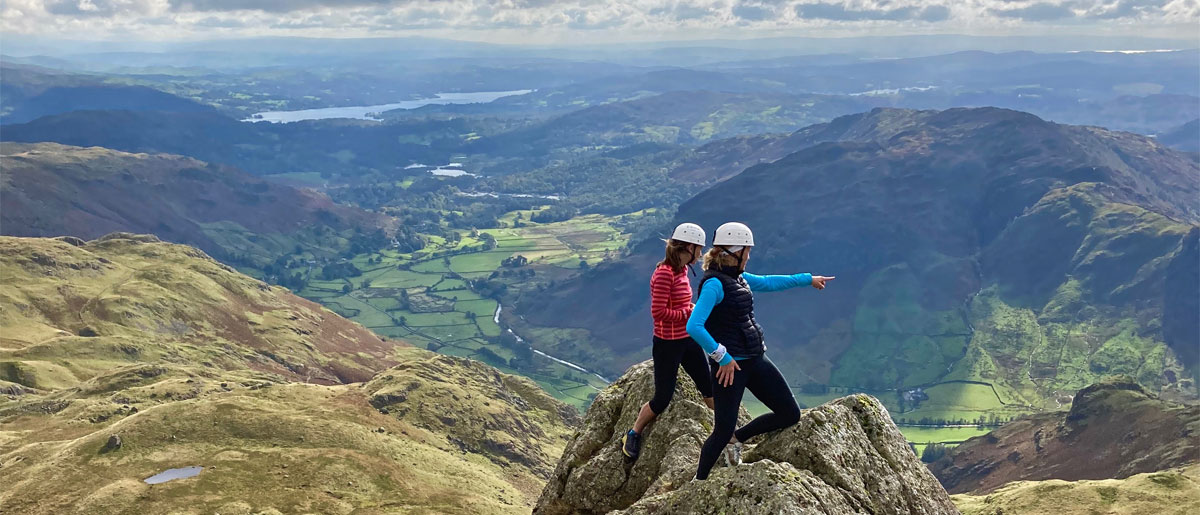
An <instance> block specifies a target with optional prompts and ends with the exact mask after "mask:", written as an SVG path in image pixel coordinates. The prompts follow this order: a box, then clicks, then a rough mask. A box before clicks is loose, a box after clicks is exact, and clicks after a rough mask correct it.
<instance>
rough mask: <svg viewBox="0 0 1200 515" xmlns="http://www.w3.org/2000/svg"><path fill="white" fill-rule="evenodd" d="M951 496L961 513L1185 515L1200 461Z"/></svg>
mask: <svg viewBox="0 0 1200 515" xmlns="http://www.w3.org/2000/svg"><path fill="white" fill-rule="evenodd" d="M951 499H953V500H954V504H955V505H956V506H958V509H959V510H962V512H963V515H1001V514H1003V515H1025V514H1029V515H1033V514H1040V513H1056V514H1061V515H1092V514H1095V513H1106V514H1111V515H1185V514H1189V513H1195V512H1196V511H1197V510H1200V465H1192V466H1189V467H1185V468H1178V469H1171V470H1164V471H1161V472H1152V473H1147V474H1138V475H1136V476H1133V477H1129V478H1126V479H1102V480H1088V481H1062V480H1058V479H1051V480H1046V481H1016V482H1013V483H1009V484H1007V485H1005V486H1004V487H1003V488H1001V489H999V490H996V491H995V492H991V493H989V494H987V495H969V494H959V495H954V496H952V497H951Z"/></svg>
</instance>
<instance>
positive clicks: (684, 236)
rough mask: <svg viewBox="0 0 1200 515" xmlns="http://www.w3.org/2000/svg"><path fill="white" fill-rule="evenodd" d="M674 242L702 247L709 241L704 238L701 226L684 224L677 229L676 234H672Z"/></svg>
mask: <svg viewBox="0 0 1200 515" xmlns="http://www.w3.org/2000/svg"><path fill="white" fill-rule="evenodd" d="M671 239H672V240H679V241H683V242H687V243H694V244H696V245H699V246H701V247H703V246H704V242H705V241H707V240H706V238H705V236H704V229H703V228H701V227H700V226H699V225H696V224H692V223H682V224H679V227H676V228H675V232H674V233H671Z"/></svg>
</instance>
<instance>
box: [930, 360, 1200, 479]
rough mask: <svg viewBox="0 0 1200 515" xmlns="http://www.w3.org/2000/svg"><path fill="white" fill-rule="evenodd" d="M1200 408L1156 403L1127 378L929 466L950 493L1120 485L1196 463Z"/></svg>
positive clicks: (1012, 424) (1107, 383) (974, 442)
mask: <svg viewBox="0 0 1200 515" xmlns="http://www.w3.org/2000/svg"><path fill="white" fill-rule="evenodd" d="M1197 436H1200V406H1194V405H1192V406H1187V405H1180V404H1175V403H1171V402H1167V401H1164V400H1161V399H1159V398H1157V397H1155V396H1154V395H1152V394H1150V393H1149V392H1147V391H1145V390H1144V389H1142V387H1141V386H1139V385H1138V384H1137V383H1136V382H1133V381H1132V380H1131V379H1130V378H1128V377H1126V378H1115V379H1111V380H1107V381H1105V382H1102V383H1097V384H1095V385H1092V386H1089V387H1087V388H1084V389H1083V390H1080V391H1079V393H1077V394H1076V395H1075V399H1074V401H1073V402H1072V403H1071V409H1070V411H1067V412H1053V413H1042V414H1038V415H1032V416H1029V417H1024V418H1020V419H1017V420H1016V421H1013V422H1010V423H1008V424H1005V425H1004V426H1001V427H1000V428H999V429H996V430H995V431H992V432H991V433H988V434H987V435H984V436H978V437H975V438H972V439H970V440H967V441H966V442H965V443H963V444H961V445H959V446H957V447H955V448H954V449H953V450H951V451H950V452H949V453H948V454H947V455H946V457H944V458H942V459H941V460H938V461H936V462H934V463H931V464H930V466H929V468H930V470H932V471H933V473H934V475H936V476H937V477H938V480H939V481H941V482H942V484H943V485H945V486H946V489H947V490H948V491H950V492H951V493H974V494H983V493H988V492H991V491H993V490H995V489H997V488H1001V487H1002V486H1003V485H1005V484H1007V483H1010V482H1012V481H1027V480H1033V481H1039V480H1045V479H1065V480H1069V481H1074V480H1079V479H1123V478H1127V477H1129V476H1132V475H1134V474H1143V473H1151V472H1156V471H1159V470H1166V469H1170V468H1174V467H1179V466H1183V465H1190V464H1195V463H1200V449H1197V448H1196V447H1195V443H1196V437H1197Z"/></svg>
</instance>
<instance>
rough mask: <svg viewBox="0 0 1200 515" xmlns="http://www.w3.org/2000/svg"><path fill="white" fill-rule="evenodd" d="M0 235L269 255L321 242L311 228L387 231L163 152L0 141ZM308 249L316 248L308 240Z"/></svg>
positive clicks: (298, 193) (380, 221)
mask: <svg viewBox="0 0 1200 515" xmlns="http://www.w3.org/2000/svg"><path fill="white" fill-rule="evenodd" d="M0 163H3V166H4V170H5V180H4V183H3V184H0V195H2V199H3V203H4V205H5V209H4V212H3V214H0V221H2V224H3V231H4V234H8V235H15V236H77V237H80V238H84V239H93V238H97V237H100V236H102V235H104V234H107V233H110V232H118V231H120V232H134V233H153V234H156V235H157V236H159V237H160V238H163V239H165V240H170V241H175V242H180V243H188V244H192V245H196V246H198V247H200V248H202V249H204V250H205V251H207V252H210V253H212V254H214V255H217V256H219V257H222V258H227V257H230V256H232V255H234V254H237V255H245V256H248V257H249V259H251V260H259V261H262V260H265V261H266V262H270V261H272V260H274V259H275V255H273V254H275V253H277V254H278V255H282V254H283V253H287V252H291V251H292V250H293V248H292V247H293V246H294V245H296V244H299V245H301V246H305V247H307V246H313V245H316V246H320V245H322V244H326V245H328V244H329V243H328V242H329V240H330V238H331V237H330V236H329V235H324V236H321V235H315V234H310V235H309V236H306V237H304V238H300V239H297V241H295V242H294V243H293V245H290V246H287V248H281V246H282V245H285V240H286V239H288V238H294V237H295V236H296V235H299V234H308V233H310V232H311V231H313V230H314V229H318V228H320V227H326V228H329V229H332V230H334V231H349V230H352V229H354V228H358V229H360V230H372V229H389V228H390V227H391V224H392V223H393V222H392V221H391V220H390V219H389V218H388V217H385V216H382V215H379V214H375V213H369V212H366V211H363V210H359V209H356V208H352V207H347V206H342V205H338V204H335V203H334V202H332V201H331V200H329V198H328V197H326V196H325V195H323V194H320V193H316V192H314V191H311V190H304V189H296V188H292V187H290V186H284V185H280V184H277V183H274V182H269V181H266V180H263V179H261V178H258V177H254V176H251V175H249V174H247V173H245V172H242V171H240V170H237V169H235V168H231V167H227V166H216V165H211V164H209V163H205V162H203V161H198V160H195V159H192V158H188V157H183V156H177V155H170V154H130V153H126V152H119V151H115V150H109V149H105V148H99V147H91V148H82V147H72V146H66V145H59V144H55V143H38V144H33V145H29V144H18V143H4V144H3V145H0ZM314 248H316V247H314Z"/></svg>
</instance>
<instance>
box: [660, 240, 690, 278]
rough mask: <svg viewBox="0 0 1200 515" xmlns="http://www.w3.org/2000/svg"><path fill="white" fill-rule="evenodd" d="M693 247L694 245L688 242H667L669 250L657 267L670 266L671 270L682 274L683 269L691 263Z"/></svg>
mask: <svg viewBox="0 0 1200 515" xmlns="http://www.w3.org/2000/svg"><path fill="white" fill-rule="evenodd" d="M692 245H694V243H688V242H686V241H679V240H675V239H671V240H667V249H666V251H665V253H666V255H665V256H664V257H663V260H662V261H659V262H658V265H656V266H662V265H667V266H670V267H671V270H674V271H675V272H682V271H683V268H684V267H686V266H688V264H690V263H691V259H692Z"/></svg>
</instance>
